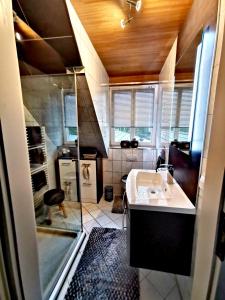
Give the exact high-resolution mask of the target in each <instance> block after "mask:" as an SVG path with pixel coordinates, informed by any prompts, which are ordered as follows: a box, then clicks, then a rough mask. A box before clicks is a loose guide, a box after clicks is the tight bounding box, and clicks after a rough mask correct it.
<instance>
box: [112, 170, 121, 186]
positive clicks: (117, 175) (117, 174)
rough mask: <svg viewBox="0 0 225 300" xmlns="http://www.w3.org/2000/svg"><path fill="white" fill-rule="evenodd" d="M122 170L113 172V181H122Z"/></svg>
mask: <svg viewBox="0 0 225 300" xmlns="http://www.w3.org/2000/svg"><path fill="white" fill-rule="evenodd" d="M121 177H122V176H121V172H113V183H121Z"/></svg>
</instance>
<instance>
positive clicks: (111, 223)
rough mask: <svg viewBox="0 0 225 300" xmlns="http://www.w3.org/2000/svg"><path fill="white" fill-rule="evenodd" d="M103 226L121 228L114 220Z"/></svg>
mask: <svg viewBox="0 0 225 300" xmlns="http://www.w3.org/2000/svg"><path fill="white" fill-rule="evenodd" d="M103 227H104V228H116V229H119V226H118V225H117V224H116V223H114V222H113V221H110V222H109V223H107V224H105V225H104V226H103Z"/></svg>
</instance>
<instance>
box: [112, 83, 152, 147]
mask: <svg viewBox="0 0 225 300" xmlns="http://www.w3.org/2000/svg"><path fill="white" fill-rule="evenodd" d="M142 89H143V90H146V89H154V100H153V122H152V123H153V128H152V141H151V142H150V143H148V142H140V141H139V146H142V147H152V148H153V147H156V131H157V128H156V127H157V99H158V84H148V85H135V86H134V85H133V86H115V87H110V145H111V146H120V142H116V141H115V140H114V136H115V134H114V128H113V126H112V125H113V116H114V109H113V96H112V94H113V91H129V90H130V91H131V125H132V126H131V127H130V137H131V140H132V139H133V138H134V136H135V128H138V127H135V126H134V121H135V107H136V106H135V91H136V90H142Z"/></svg>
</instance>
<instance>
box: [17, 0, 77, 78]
mask: <svg viewBox="0 0 225 300" xmlns="http://www.w3.org/2000/svg"><path fill="white" fill-rule="evenodd" d="M13 10H14V12H15V13H16V15H17V17H16V18H15V31H17V32H19V33H20V35H21V40H20V41H19V40H17V50H18V57H19V60H20V66H21V71H22V72H23V73H22V75H25V74H37V73H42V72H43V73H47V74H57V73H65V72H66V68H69V67H75V66H81V59H80V55H79V52H78V48H77V44H76V41H75V39H74V35H73V31H72V28H71V25H70V21H69V17H68V13H67V8H66V5H65V2H64V1H63V0H54V1H52V0H51V1H46V0H38V1H36V0H13ZM35 70H36V73H35Z"/></svg>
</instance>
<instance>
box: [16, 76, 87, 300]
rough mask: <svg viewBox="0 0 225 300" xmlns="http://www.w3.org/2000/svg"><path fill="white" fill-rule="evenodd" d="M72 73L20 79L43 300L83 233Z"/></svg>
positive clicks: (49, 292) (46, 297) (75, 107)
mask: <svg viewBox="0 0 225 300" xmlns="http://www.w3.org/2000/svg"><path fill="white" fill-rule="evenodd" d="M75 80H76V77H75V75H43V76H42V75H40V76H39V75H38V76H22V77H21V85H22V93H23V103H24V114H25V122H26V133H27V147H28V148H27V150H28V153H29V159H30V174H31V182H32V189H33V205H34V210H35V217H36V225H37V247H38V253H39V270H40V279H41V284H42V292H43V298H44V299H48V298H49V295H50V294H51V292H52V291H53V289H54V286H55V284H56V282H57V281H58V279H59V277H60V275H61V273H62V270H63V269H64V267H65V265H66V264H67V262H68V259H69V258H70V257H71V254H72V252H73V250H74V248H75V246H76V244H77V243H78V241H79V239H80V236H81V233H82V219H81V203H80V197H79V184H78V180H79V179H78V178H79V176H78V161H79V151H78V149H79V147H78V146H79V145H78V119H77V100H76V95H77V93H76V83H75Z"/></svg>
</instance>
